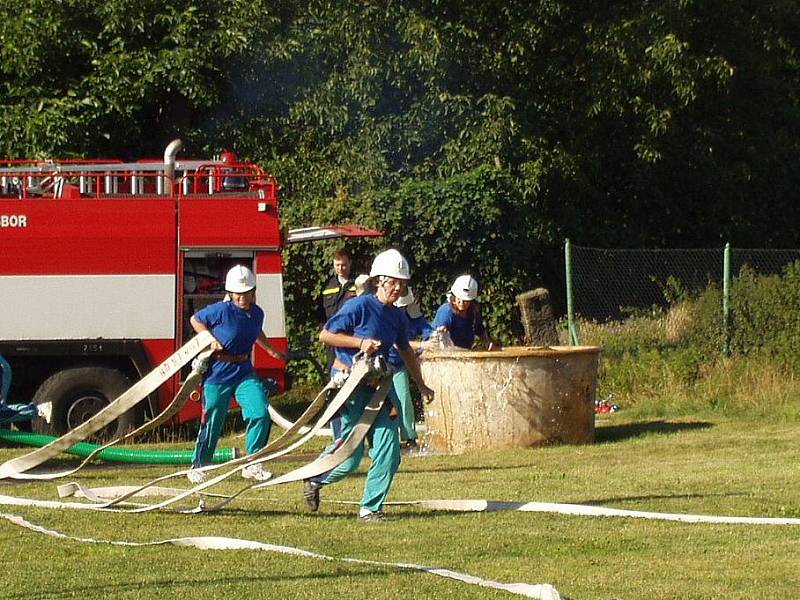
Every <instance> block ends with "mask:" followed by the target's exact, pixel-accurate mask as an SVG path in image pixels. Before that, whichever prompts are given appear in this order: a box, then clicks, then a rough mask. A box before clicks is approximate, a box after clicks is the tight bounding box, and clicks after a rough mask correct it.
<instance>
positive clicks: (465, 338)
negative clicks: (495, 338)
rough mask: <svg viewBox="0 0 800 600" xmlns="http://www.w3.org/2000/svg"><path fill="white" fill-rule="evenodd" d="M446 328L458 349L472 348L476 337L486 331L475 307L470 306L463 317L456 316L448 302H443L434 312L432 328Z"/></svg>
mask: <svg viewBox="0 0 800 600" xmlns="http://www.w3.org/2000/svg"><path fill="white" fill-rule="evenodd" d="M442 326H444V327H446V328H447V330H448V331H449V332H450V339H451V340H453V343H454V344H455V345H456V346H458V347H459V348H472V344H473V343H474V342H475V336H476V335H483V332H484V331H485V330H486V329H485V328H484V326H483V319H481V315H480V313H479V312H478V310H477V307H474V305H473V306H471V307H470V310H469V312H467V315H466V316H465V317H460V316H458V315H457V314H456V313H455V311H454V310H453V307H452V306H450V303H449V302H445V303H444V304H442V305H441V306H440V307H439V310H437V311H436V316H435V317H434V318H433V323H432V327H433V328H434V329H437V328H439V327H442Z"/></svg>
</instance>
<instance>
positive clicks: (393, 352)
mask: <svg viewBox="0 0 800 600" xmlns="http://www.w3.org/2000/svg"><path fill="white" fill-rule="evenodd" d="M401 310H402V309H401ZM403 314H405V316H406V319H408V339H410V340H415V339H417V338H418V337H421V338H422V339H423V340H424V339H428V337H429V336H430V335H431V333H432V332H433V327H431V324H430V323H428V320H427V319H426V318H425V317H423V316H422V315H420V316H418V317H417V318H416V319H412V318H411V317H409V316H408V312H406V311H405V310H403ZM389 363H390V364H391V365H393V366H395V367H400V366H403V365H404V364H405V363H403V359H402V358H400V353H399V352H398V351H397V348H395V347H394V346H392V347H391V349H390V350H389Z"/></svg>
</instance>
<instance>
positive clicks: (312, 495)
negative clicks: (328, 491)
mask: <svg viewBox="0 0 800 600" xmlns="http://www.w3.org/2000/svg"><path fill="white" fill-rule="evenodd" d="M321 487H322V484H321V483H317V482H316V481H311V480H310V479H306V480H305V481H304V482H303V500H305V501H306V508H307V509H308V510H310V511H311V512H317V511H318V510H319V489H320V488H321Z"/></svg>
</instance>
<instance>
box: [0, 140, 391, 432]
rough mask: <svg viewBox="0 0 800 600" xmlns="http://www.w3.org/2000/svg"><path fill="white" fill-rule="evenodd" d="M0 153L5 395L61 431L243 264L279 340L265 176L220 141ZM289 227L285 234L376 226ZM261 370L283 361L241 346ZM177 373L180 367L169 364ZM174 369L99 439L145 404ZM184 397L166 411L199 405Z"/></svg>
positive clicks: (170, 345) (133, 377) (158, 357)
mask: <svg viewBox="0 0 800 600" xmlns="http://www.w3.org/2000/svg"><path fill="white" fill-rule="evenodd" d="M180 147H181V143H180V141H179V140H175V141H174V142H172V143H171V144H170V145H169V146H168V147H167V149H166V150H165V152H164V158H163V161H162V160H145V161H139V162H133V163H123V162H120V161H113V160H98V161H85V160H81V161H74V160H73V161H58V162H57V161H0V249H1V253H2V257H3V260H2V261H0V297H2V298H3V303H2V308H0V354H1V355H3V356H5V358H6V359H7V360H8V361H9V362H10V363H11V365H12V368H13V372H14V379H13V386H14V387H13V389H12V390H11V392H10V393H9V396H10V397H11V398H13V399H14V401H16V402H25V401H28V400H31V399H32V400H33V401H34V402H36V403H39V402H45V401H52V402H53V408H54V410H53V421H52V423H51V424H50V426H48V425H47V424H46V423H45V422H44V421H42V420H40V419H38V420H34V421H33V427H34V429H35V430H37V431H42V432H48V433H54V434H62V433H65V432H66V431H68V430H70V429H73V428H74V427H76V426H77V425H79V424H80V423H82V422H84V421H85V420H86V419H87V418H89V417H90V416H92V415H94V414H96V413H97V412H98V411H99V410H101V409H102V408H104V407H105V406H107V405H108V403H109V402H110V401H111V400H113V399H114V398H116V397H117V396H118V395H119V394H121V393H122V392H124V391H125V390H126V389H128V388H129V387H130V386H131V385H132V384H133V383H134V382H136V381H137V380H139V379H140V378H141V377H142V376H144V375H145V374H147V373H148V372H149V371H150V370H151V369H152V368H153V367H154V366H156V365H158V364H160V363H161V362H162V361H163V360H164V359H166V358H167V357H168V356H169V355H170V354H172V353H173V352H174V351H175V350H176V349H177V348H178V347H180V346H181V345H182V344H183V343H185V341H187V340H188V339H189V338H190V337H191V336H192V335H193V331H192V329H191V327H190V325H189V317H190V316H191V315H192V314H193V313H194V312H195V311H196V310H198V309H199V308H201V307H203V306H205V305H206V304H209V303H211V302H216V301H218V300H220V299H222V297H223V296H224V281H225V274H226V272H227V271H228V269H229V268H230V267H232V266H233V265H235V264H243V265H246V266H248V267H249V268H251V269H252V270H253V272H254V273H255V275H256V282H257V285H256V289H257V301H258V303H259V305H260V306H261V307H262V308H263V309H264V312H265V315H266V316H265V322H264V331H265V333H266V336H267V338H269V340H270V342H271V344H272V345H273V346H274V347H275V348H278V349H280V350H283V351H285V350H287V340H286V328H285V320H284V303H283V275H282V272H283V268H282V261H281V247H282V245H283V244H284V243H285V242H287V241H291V239H283V236H282V231H281V225H280V220H279V214H278V199H277V188H278V184H277V182H276V180H275V178H274V177H272V176H271V175H269V174H267V173H265V172H263V171H262V169H261V168H259V167H258V166H257V165H255V164H251V163H243V162H239V161H238V160H237V158H236V156H235V155H234V154H233V153H231V152H225V153H223V154H222V155H221V156H220V157H218V158H215V159H211V160H183V159H180V160H179V159H178V158H177V156H176V155H177V153H178V151H179V149H180ZM356 230H357V228H351V229H350V230H347V229H345V230H344V233H342V232H336V231H334V232H331V230H330V229H321V230H320V231H319V232H317V235H314V233H309V232H311V229H304V230H299V232H298V236H297V239H302V240H306V239H320V238H326V237H335V236H337V235H340V234H343V235H348V234H349V235H380V234H379V233H378V232H369V231H368V230H361V231H356ZM253 361H254V365H255V367H256V369H257V371H258V373H259V375H260V376H262V377H266V376H269V377H272V378H273V379H275V380H276V381H277V382H278V385H279V387H281V388H283V387H284V385H285V366H286V365H285V364H283V363H282V362H281V361H278V360H276V359H273V358H271V357H270V356H269V355H267V354H266V352H264V351H263V350H262V349H261V348H259V347H255V348H254V354H253ZM183 374H184V375H185V372H184V373H183ZM180 380H181V376H176V377H174V378H173V379H172V380H170V381H168V382H167V383H166V384H165V385H163V386H161V388H160V389H159V390H158V392H156V393H154V394H153V395H152V396H151V397H150V398H148V401H147V402H146V403H143V404H145V406H143V407H142V408H141V409H136V410H132V411H131V412H130V413H128V414H126V415H124V416H123V417H121V418H120V419H118V421H117V422H116V423H115V424H112V426H110V430H108V431H106V432H105V435H106V436H115V435H118V434H120V433H122V432H124V431H126V430H128V429H130V428H131V427H133V426H134V425H136V424H139V423H140V422H142V420H143V419H145V418H149V417H151V416H152V415H154V414H156V413H157V412H158V411H159V410H160V409H161V408H162V407H163V406H165V405H166V404H167V403H168V402H169V401H170V400H171V399H172V397H173V396H174V394H175V392H176V390H177V388H178V386H179V385H180ZM200 412H201V406H200V403H199V402H188V403H187V404H186V405H185V406H184V408H183V409H182V411H181V412H180V414H179V416H178V419H179V420H180V421H186V420H189V419H193V418H197V417H199V416H200Z"/></svg>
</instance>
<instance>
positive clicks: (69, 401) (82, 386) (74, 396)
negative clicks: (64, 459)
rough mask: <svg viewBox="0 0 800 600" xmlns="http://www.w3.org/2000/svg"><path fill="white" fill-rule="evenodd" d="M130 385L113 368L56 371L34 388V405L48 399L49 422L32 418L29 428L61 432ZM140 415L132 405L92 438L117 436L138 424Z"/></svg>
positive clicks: (46, 431)
mask: <svg viewBox="0 0 800 600" xmlns="http://www.w3.org/2000/svg"><path fill="white" fill-rule="evenodd" d="M130 387H131V382H130V380H129V379H128V378H127V377H126V376H125V375H124V374H123V373H122V372H121V371H118V370H117V369H110V368H108V367H76V368H72V369H66V370H64V371H59V372H58V373H55V374H54V375H51V376H50V377H48V378H47V379H46V380H45V381H44V383H42V385H40V386H39V389H38V390H36V394H35V395H34V397H33V402H34V404H41V403H43V402H52V403H53V413H52V414H53V416H52V419H51V422H50V423H47V422H46V421H45V420H44V419H41V418H39V419H34V420H33V422H32V423H33V430H34V431H35V432H36V433H47V434H50V435H58V436H60V435H63V434H65V433H67V432H68V431H70V430H72V429H74V428H75V427H77V426H78V425H80V424H81V423H83V422H84V421H86V420H88V419H89V418H91V417H93V416H94V415H96V414H97V413H98V412H100V411H101V410H102V409H104V408H105V407H106V406H108V405H109V404H111V402H113V401H114V400H115V399H116V398H117V397H118V396H120V395H121V394H122V393H123V392H125V391H126V390H127V389H128V388H130ZM140 414H141V410H140V409H139V408H138V407H136V408H133V409H131V410H129V411H128V412H126V413H125V414H123V415H122V416H121V417H119V418H118V419H117V420H116V421H114V422H112V423H111V424H110V425H108V426H107V427H106V428H105V429H103V430H101V431H99V432H97V433H96V434H95V435H94V436H92V437H93V438H96V439H98V440H111V439H114V438H117V437H119V436H121V435H123V434H124V433H125V432H127V431H130V430H131V429H133V428H135V427H136V426H137V425H138V422H139V420H140V419H139V415H140Z"/></svg>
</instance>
